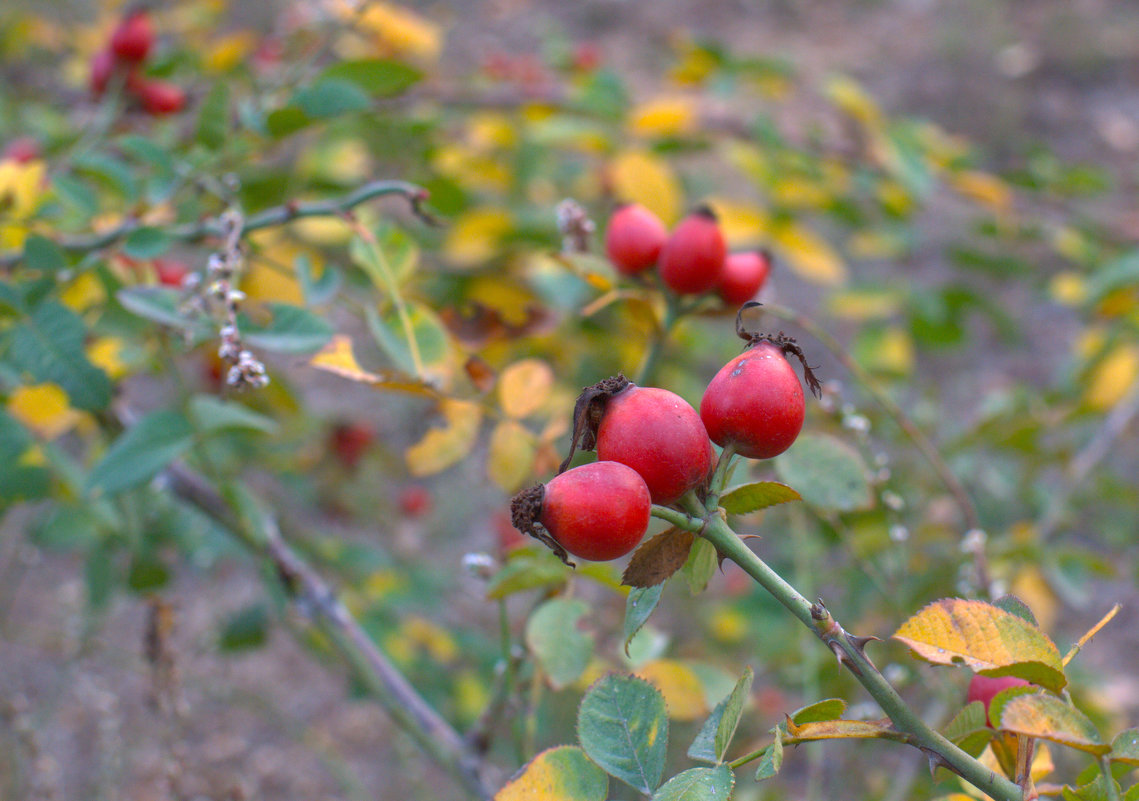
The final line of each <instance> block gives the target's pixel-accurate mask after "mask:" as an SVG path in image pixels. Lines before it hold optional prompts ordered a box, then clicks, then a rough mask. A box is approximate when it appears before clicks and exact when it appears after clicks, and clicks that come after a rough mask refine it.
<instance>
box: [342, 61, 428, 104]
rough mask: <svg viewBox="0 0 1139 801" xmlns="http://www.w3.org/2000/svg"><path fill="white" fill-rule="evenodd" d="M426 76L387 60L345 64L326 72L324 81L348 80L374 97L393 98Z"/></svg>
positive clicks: (397, 62) (412, 68) (343, 62)
mask: <svg viewBox="0 0 1139 801" xmlns="http://www.w3.org/2000/svg"><path fill="white" fill-rule="evenodd" d="M422 78H423V73H422V72H420V71H419V70H417V69H415V68H414V67H410V66H408V65H407V64H404V63H402V62H399V61H391V60H389V59H384V58H372V59H362V60H359V61H341V62H340V63H339V64H334V65H332V66H331V67H329V68H328V69H326V70H325V71H324V72H323V73H322V74H321V76H320V80H321V81H326V80H337V81H348V82H350V83H353V84H355V85H357V86H358V87H359V88H360V89H363V90H364V91H365V92H367V93H368V94H370V95H372V96H373V97H392V96H394V95H398V94H402V93H403V92H406V91H407V90H408V89H410V88H411V87H412V86H414V85H415V84H416V83H417V82H418V81H419V80H420V79H422Z"/></svg>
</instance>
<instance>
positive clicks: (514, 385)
mask: <svg viewBox="0 0 1139 801" xmlns="http://www.w3.org/2000/svg"><path fill="white" fill-rule="evenodd" d="M553 387H554V371H553V369H551V367H550V365H548V364H546V363H545V362H544V361H542V360H541V359H522V360H521V361H517V362H515V363H514V364H512V365H510V366H508V367H507V368H506V369H505V370H503V371H502V375H501V376H500V377H499V380H498V402H499V405H500V406H502V411H503V412H505V413H506V414H507V415H508V416H509V417H515V418H521V417H526V416H527V415H530V414H533V413H534V412H536V411H538V409H540V408H541V407H542V405H543V404H545V402H546V401H547V400H549V397H550V390H551V389H553Z"/></svg>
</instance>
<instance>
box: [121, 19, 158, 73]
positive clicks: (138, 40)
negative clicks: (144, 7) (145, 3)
mask: <svg viewBox="0 0 1139 801" xmlns="http://www.w3.org/2000/svg"><path fill="white" fill-rule="evenodd" d="M153 46H154V26H153V25H152V24H151V22H150V14H148V13H147V12H146V11H136V12H134V13H132V14H130V15H129V16H127V17H126V18H124V19H123V20H122V21H121V22H120V23H119V25H118V27H117V28H115V31H114V33H112V34H111V53H112V54H113V55H114V57H115V58H116V59H118V60H119V61H122V62H124V63H126V64H140V63H142V62H143V61H145V60H146V57H147V56H148V55H149V54H150V49H151V48H152V47H153Z"/></svg>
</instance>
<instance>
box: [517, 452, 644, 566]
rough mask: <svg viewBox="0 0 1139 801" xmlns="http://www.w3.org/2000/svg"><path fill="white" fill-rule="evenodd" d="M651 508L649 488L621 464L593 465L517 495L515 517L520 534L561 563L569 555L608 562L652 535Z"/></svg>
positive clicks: (581, 467)
mask: <svg viewBox="0 0 1139 801" xmlns="http://www.w3.org/2000/svg"><path fill="white" fill-rule="evenodd" d="M651 507H652V500H651V498H650V497H649V488H648V487H646V486H645V482H644V479H642V478H641V477H640V476H639V475H637V473H636V471H634V470H632V469H630V468H628V467H625V465H623V464H618V463H617V462H592V463H591V464H584V465H581V466H580V467H575V468H573V469H572V470H567V471H566V472H564V473H561V474H559V475H557V476H555V477H554V478H552V479H550V481H549V482H548V483H547V484H546V485H545V486H544V487H542V486H541V485H539V486H537V487H531V488H530V489H528V490H523V491H522V492H520V493H518V495H516V496H514V500H513V501H512V502H511V517H512V520H513V523H514V526H515V527H516V528H518V530H520V531H523V532H525V533H528V534H530V535H531V536H535V537H537V538H538V539H540V540H542V541H543V542H545V543H546V545H548V546H550V547H551V548H553V549H554V551H555V552H556V553H558V555H559V556H561V557H562V559H563V560H564V559H566V552H568V553H570V554H573V555H574V556H580V557H581V558H582V559H589V560H590V561H593V562H604V561H607V560H609V559H616V558H617V557H619V556H624V555H625V554H627V553H628V552H629V551H631V550H633V548H634V547H636V545H637V543H638V542H640V541H641V538H642V537H643V536H644V535H645V531H646V530H648V527H649V513H650V510H651ZM535 523H539V524H541V527H542V528H543V529H545V532H548V536H546V535H545V534H543V533H542V532H540V531H538V530H537V529H536V528H535ZM551 538H552V540H551Z"/></svg>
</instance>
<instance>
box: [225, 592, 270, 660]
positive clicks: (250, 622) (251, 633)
mask: <svg viewBox="0 0 1139 801" xmlns="http://www.w3.org/2000/svg"><path fill="white" fill-rule="evenodd" d="M268 637H269V612H268V610H267V609H266V608H265V605H264V604H259V603H258V604H251V605H249V606H247V607H245V608H244V609H242V610H240V611H239V612H237V613H236V614H234V615H232V616H231V617H230V618H229V620H227V621H226V623H225V627H224V628H222V630H221V635H220V636H219V637H218V648H219V649H220V650H222V651H230V652H232V651H244V650H246V649H249V648H257V647H258V646H261V645H264V644H265V640H266V639H268Z"/></svg>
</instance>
